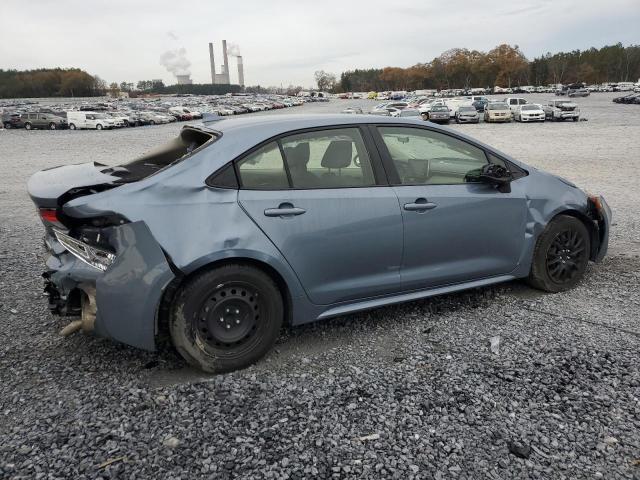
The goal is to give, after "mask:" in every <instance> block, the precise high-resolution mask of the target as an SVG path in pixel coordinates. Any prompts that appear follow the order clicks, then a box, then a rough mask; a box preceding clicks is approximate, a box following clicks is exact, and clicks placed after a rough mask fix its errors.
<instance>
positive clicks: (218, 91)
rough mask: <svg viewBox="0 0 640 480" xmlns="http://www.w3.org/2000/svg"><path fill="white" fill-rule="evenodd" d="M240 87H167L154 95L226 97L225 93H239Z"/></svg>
mask: <svg viewBox="0 0 640 480" xmlns="http://www.w3.org/2000/svg"><path fill="white" fill-rule="evenodd" d="M240 91H241V87H240V85H233V84H211V83H193V84H191V85H178V84H176V85H167V86H163V87H162V88H161V89H159V90H157V91H153V93H191V94H194V95H224V94H225V93H238V92H240Z"/></svg>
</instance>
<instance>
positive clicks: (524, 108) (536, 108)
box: [522, 105, 540, 110]
mask: <svg viewBox="0 0 640 480" xmlns="http://www.w3.org/2000/svg"><path fill="white" fill-rule="evenodd" d="M539 109H540V107H538V106H537V105H523V106H522V110H539Z"/></svg>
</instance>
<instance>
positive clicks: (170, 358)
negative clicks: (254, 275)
mask: <svg viewBox="0 0 640 480" xmlns="http://www.w3.org/2000/svg"><path fill="white" fill-rule="evenodd" d="M612 96H613V95H610V94H596V95H592V96H591V97H589V98H586V99H579V100H578V103H580V105H581V107H582V114H583V116H584V117H586V118H587V119H588V120H589V121H588V122H579V123H562V124H555V123H548V124H541V125H528V124H524V125H521V124H507V125H485V124H482V123H481V124H480V125H463V126H454V127H453V128H456V129H460V130H461V131H465V132H467V133H470V134H471V135H473V136H476V137H477V138H479V139H481V140H483V141H486V142H487V143H490V144H492V145H495V146H497V147H498V148H501V149H502V150H504V151H506V152H508V153H510V154H513V155H514V156H516V157H517V158H520V159H522V160H523V161H525V162H527V163H529V164H531V165H534V166H538V167H541V168H544V169H546V170H549V171H552V172H554V173H557V174H560V175H563V176H566V177H568V178H571V179H572V180H574V181H576V182H577V183H578V184H580V185H581V186H584V187H586V188H587V189H589V190H591V191H594V192H600V193H603V194H604V195H605V196H606V198H607V200H608V202H609V203H610V205H611V206H612V208H613V211H614V217H615V218H614V220H615V223H614V228H613V231H612V234H611V248H610V254H609V256H608V257H607V258H606V259H605V261H604V262H603V263H601V264H598V265H591V266H590V268H589V270H588V272H587V275H586V278H585V280H584V281H583V282H582V284H581V285H580V286H579V287H578V288H577V289H575V290H573V291H571V292H567V293H562V294H556V295H548V294H542V293H541V292H537V291H534V290H531V289H530V288H528V287H526V286H525V285H523V284H522V283H520V282H512V283H508V284H504V285H500V286H497V287H492V288H484V289H479V290H473V291H470V292H465V293H461V294H456V295H448V296H444V297H439V298H435V299H431V300H426V301H421V302H414V303H409V304H405V305H400V306H393V307H387V308H383V309H379V310H375V311H372V312H367V313H362V314H358V315H351V316H347V317H343V318H339V319H334V320H330V321H325V322H321V323H316V324H313V325H307V326H303V327H299V328H295V329H290V330H287V331H284V332H283V335H282V338H281V339H280V340H279V342H278V344H277V345H276V349H275V350H274V351H273V352H272V353H271V354H270V355H269V356H268V357H267V358H266V359H265V360H264V361H262V362H260V363H259V364H257V365H255V366H253V367H251V368H249V369H246V370H244V371H241V372H236V373H233V374H228V375H220V376H215V377H206V376H204V375H202V374H200V373H198V372H195V371H193V370H191V369H190V368H188V367H186V366H185V364H184V363H183V362H182V360H181V359H180V358H179V357H178V356H177V355H176V354H175V353H174V352H173V351H172V350H170V349H165V350H163V351H161V352H158V353H147V352H141V351H138V350H135V349H132V348H128V347H125V346H122V345H117V344H114V343H112V342H110V341H107V340H102V339H99V338H94V337H91V336H86V335H82V334H77V335H74V336H72V337H70V338H66V339H63V338H61V337H60V336H58V334H57V332H58V331H59V329H60V328H61V327H62V326H63V325H64V324H65V322H64V321H63V320H60V319H58V318H55V317H52V316H51V315H49V313H48V311H47V308H46V305H45V299H43V298H42V294H41V281H40V279H39V274H40V272H41V271H42V268H43V265H42V249H41V233H42V229H41V226H40V224H39V221H38V219H37V218H36V215H35V212H34V209H33V206H32V204H31V202H30V201H29V199H28V197H27V195H26V192H25V182H26V180H27V178H28V177H29V175H31V174H32V173H33V172H35V171H37V170H39V169H42V168H46V167H49V166H54V165H58V164H63V163H78V162H82V161H87V160H96V161H101V162H104V163H117V162H121V161H123V160H124V159H126V158H131V157H134V156H136V155H138V154H140V153H142V152H144V151H146V150H148V149H150V148H151V147H153V146H155V145H156V144H157V143H158V142H160V141H164V140H166V139H168V138H169V137H170V136H173V135H174V134H175V133H176V131H177V130H178V128H180V127H179V126H177V125H169V126H158V127H145V128H140V129H130V130H120V131H114V132H48V131H42V132H26V131H5V132H0V174H1V175H2V178H3V181H2V183H0V234H1V237H0V238H1V239H2V242H0V287H1V288H0V478H15V479H49V478H51V479H53V478H65V479H66V478H74V479H85V478H118V479H120V478H122V479H138V478H163V479H178V478H182V479H193V478H221V479H224V478H278V479H284V478H290V479H294V478H373V479H380V478H402V479H405V478H420V479H423V478H424V479H445V478H455V479H477V478H489V479H512V478H541V479H573V478H607V479H610V478H611V479H613V478H631V479H640V366H639V365H640V361H639V355H638V352H639V347H640V325H639V324H638V317H639V315H640V274H639V273H638V272H639V267H640V228H639V225H638V212H640V193H639V191H638V189H637V186H636V182H637V169H638V167H640V108H638V107H637V106H625V105H615V104H612V103H611V98H612ZM529 98H531V99H532V100H537V101H542V100H544V99H546V98H547V96H540V97H538V96H536V95H531V96H530V97H529ZM372 104H373V102H370V101H364V100H362V101H355V100H354V101H333V102H330V103H328V104H314V105H307V106H304V107H300V108H298V109H295V111H296V112H301V111H303V112H305V111H306V112H312V111H327V112H329V111H340V110H342V109H343V108H345V107H346V106H348V105H360V106H365V107H366V108H370V106H371V105H372ZM283 113H284V112H283ZM495 337H499V344H498V345H495ZM492 338H494V347H496V348H494V349H493V351H492V349H491V347H490V346H491V339H492Z"/></svg>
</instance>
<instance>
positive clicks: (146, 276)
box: [95, 222, 174, 350]
mask: <svg viewBox="0 0 640 480" xmlns="http://www.w3.org/2000/svg"><path fill="white" fill-rule="evenodd" d="M106 233H107V234H108V236H109V243H110V244H111V245H112V246H113V247H114V249H115V253H116V260H115V262H114V263H113V264H112V265H111V266H110V267H109V268H108V269H107V270H106V271H105V272H104V273H103V274H102V275H100V276H98V277H97V279H96V305H97V315H96V323H95V329H96V332H97V333H98V334H101V335H103V336H106V337H109V338H113V339H114V340H117V341H119V342H122V343H126V344H128V345H132V346H134V347H138V348H142V349H145V350H154V349H155V334H156V322H155V319H156V313H157V309H158V307H159V305H160V299H161V298H162V294H163V292H164V289H165V287H166V286H167V284H168V283H169V282H170V281H171V280H173V278H174V274H173V272H172V271H171V267H170V266H169V263H168V262H167V259H166V257H165V256H164V254H163V252H162V250H161V249H160V247H159V245H158V243H157V242H156V241H155V240H154V238H153V236H152V235H151V232H150V231H149V228H148V227H147V225H146V224H145V223H144V222H133V223H127V224H124V225H121V226H119V227H112V228H109V229H108V230H107V232H106Z"/></svg>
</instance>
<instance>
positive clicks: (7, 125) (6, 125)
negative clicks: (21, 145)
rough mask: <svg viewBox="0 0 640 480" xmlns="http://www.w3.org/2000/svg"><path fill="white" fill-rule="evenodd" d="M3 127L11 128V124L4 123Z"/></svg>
mask: <svg viewBox="0 0 640 480" xmlns="http://www.w3.org/2000/svg"><path fill="white" fill-rule="evenodd" d="M4 128H6V129H7V130H10V129H11V124H10V123H9V122H7V123H5V124H4Z"/></svg>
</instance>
